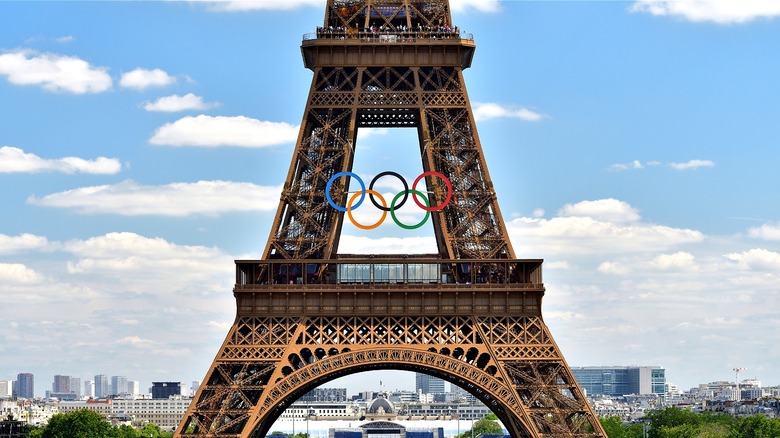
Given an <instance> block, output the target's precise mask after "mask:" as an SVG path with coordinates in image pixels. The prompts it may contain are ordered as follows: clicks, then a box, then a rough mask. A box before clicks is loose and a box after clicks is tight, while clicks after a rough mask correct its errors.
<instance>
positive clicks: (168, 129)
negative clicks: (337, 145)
mask: <svg viewBox="0 0 780 438" xmlns="http://www.w3.org/2000/svg"><path fill="white" fill-rule="evenodd" d="M297 138H298V127H297V126H293V125H290V124H287V123H284V122H268V121H261V120H257V119H252V118H249V117H244V116H236V117H225V116H207V115H203V114H201V115H199V116H195V117H183V118H181V119H179V120H177V121H175V122H172V123H166V124H165V125H163V126H161V127H159V128H157V130H156V131H155V132H154V135H153V136H152V138H150V139H149V143H151V144H154V145H168V146H199V147H217V146H239V147H254V148H257V147H267V146H276V145H280V144H291V143H294V142H295V140H296V139H297Z"/></svg>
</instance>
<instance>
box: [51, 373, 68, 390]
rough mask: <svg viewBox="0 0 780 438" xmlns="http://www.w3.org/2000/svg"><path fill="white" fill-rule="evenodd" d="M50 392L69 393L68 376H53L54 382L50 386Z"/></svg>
mask: <svg viewBox="0 0 780 438" xmlns="http://www.w3.org/2000/svg"><path fill="white" fill-rule="evenodd" d="M51 392H59V393H64V392H70V376H61V375H59V374H58V375H56V376H54V382H53V383H52V385H51Z"/></svg>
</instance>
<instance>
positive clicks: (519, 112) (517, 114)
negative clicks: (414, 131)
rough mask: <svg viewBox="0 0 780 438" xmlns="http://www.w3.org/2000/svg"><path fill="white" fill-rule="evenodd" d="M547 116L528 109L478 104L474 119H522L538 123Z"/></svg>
mask: <svg viewBox="0 0 780 438" xmlns="http://www.w3.org/2000/svg"><path fill="white" fill-rule="evenodd" d="M544 117H545V116H544V115H542V114H539V113H537V112H535V111H532V110H529V109H528V108H516V107H512V106H506V105H500V104H497V103H484V102H483V103H476V104H475V105H474V118H475V119H477V120H489V119H497V118H510V119H520V120H524V121H526V122H538V121H540V120H542V119H543V118H544Z"/></svg>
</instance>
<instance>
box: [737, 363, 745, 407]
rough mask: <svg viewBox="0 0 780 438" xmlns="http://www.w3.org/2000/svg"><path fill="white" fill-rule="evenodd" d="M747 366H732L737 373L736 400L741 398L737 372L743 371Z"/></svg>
mask: <svg viewBox="0 0 780 438" xmlns="http://www.w3.org/2000/svg"><path fill="white" fill-rule="evenodd" d="M746 369H747V368H743V367H736V368H734V372H735V373H736V374H737V376H736V380H735V382H736V383H737V401H740V400H742V393H741V392H740V391H739V372H740V371H745V370H746Z"/></svg>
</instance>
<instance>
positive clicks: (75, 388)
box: [70, 376, 81, 398]
mask: <svg viewBox="0 0 780 438" xmlns="http://www.w3.org/2000/svg"><path fill="white" fill-rule="evenodd" d="M70 392H72V393H74V394H76V398H80V397H81V377H73V376H70Z"/></svg>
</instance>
